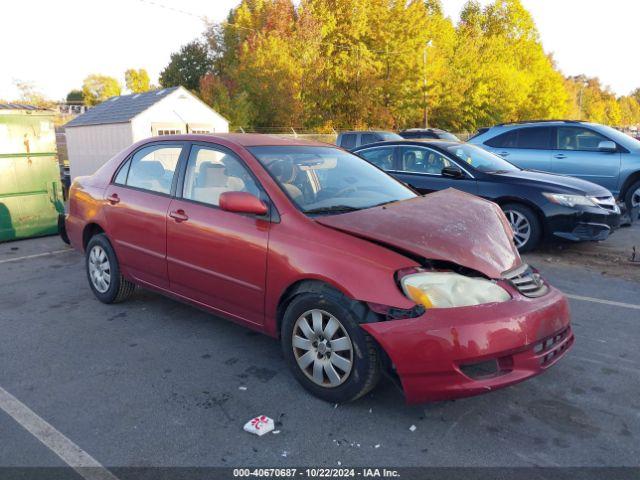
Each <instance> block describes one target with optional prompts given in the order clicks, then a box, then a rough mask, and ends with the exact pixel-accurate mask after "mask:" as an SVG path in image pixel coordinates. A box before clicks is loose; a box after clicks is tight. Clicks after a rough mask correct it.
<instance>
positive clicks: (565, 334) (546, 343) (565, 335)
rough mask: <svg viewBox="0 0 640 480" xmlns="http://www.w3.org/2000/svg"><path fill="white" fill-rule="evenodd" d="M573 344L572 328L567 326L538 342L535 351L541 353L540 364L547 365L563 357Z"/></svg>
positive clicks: (537, 353)
mask: <svg viewBox="0 0 640 480" xmlns="http://www.w3.org/2000/svg"><path fill="white" fill-rule="evenodd" d="M572 344H573V334H572V333H571V328H570V327H567V328H565V329H564V330H563V331H562V332H560V333H557V334H555V335H554V336H552V337H549V338H546V339H544V340H543V341H541V342H539V343H538V344H536V346H535V347H534V348H533V352H534V353H535V354H536V355H539V358H540V365H542V366H543V367H544V366H547V365H549V364H551V363H553V362H554V361H555V360H556V359H558V358H559V357H561V356H562V355H563V354H564V353H565V352H566V351H567V350H568V349H569V347H571V345H572Z"/></svg>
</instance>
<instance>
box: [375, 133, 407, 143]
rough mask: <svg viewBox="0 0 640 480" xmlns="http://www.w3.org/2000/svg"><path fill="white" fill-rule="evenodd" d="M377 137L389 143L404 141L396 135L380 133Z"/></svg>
mask: <svg viewBox="0 0 640 480" xmlns="http://www.w3.org/2000/svg"><path fill="white" fill-rule="evenodd" d="M378 135H380V136H381V137H382V140H384V141H385V142H390V141H392V140H404V138H402V137H401V136H400V135H398V134H397V133H389V132H380V133H379V134H378Z"/></svg>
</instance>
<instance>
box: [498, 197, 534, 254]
mask: <svg viewBox="0 0 640 480" xmlns="http://www.w3.org/2000/svg"><path fill="white" fill-rule="evenodd" d="M502 211H503V212H504V214H505V215H506V216H507V220H508V221H509V223H510V224H511V228H512V229H513V231H514V238H513V242H514V243H515V245H516V248H517V249H518V251H519V252H520V253H526V252H530V251H531V250H533V249H535V248H537V247H538V245H539V244H540V240H541V239H542V224H541V223H540V219H539V218H538V215H536V212H534V211H533V210H532V209H531V208H529V207H527V206H526V205H522V204H520V203H508V204H506V205H503V206H502Z"/></svg>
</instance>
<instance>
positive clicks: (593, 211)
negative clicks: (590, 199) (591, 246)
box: [547, 206, 621, 242]
mask: <svg viewBox="0 0 640 480" xmlns="http://www.w3.org/2000/svg"><path fill="white" fill-rule="evenodd" d="M620 219H621V214H620V209H619V208H617V207H616V208H615V210H606V209H604V208H600V207H583V208H568V207H561V206H556V207H555V208H554V210H553V213H551V214H550V215H549V214H548V215H547V231H548V232H549V233H550V234H551V235H552V236H554V237H557V238H562V239H564V240H570V241H574V242H586V241H602V240H606V239H607V238H609V235H611V233H613V232H614V231H615V230H617V229H618V228H619V227H620Z"/></svg>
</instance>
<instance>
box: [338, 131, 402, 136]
mask: <svg viewBox="0 0 640 480" xmlns="http://www.w3.org/2000/svg"><path fill="white" fill-rule="evenodd" d="M345 133H395V132H390V131H389V130H345V131H344V132H340V135H343V134H345Z"/></svg>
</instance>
